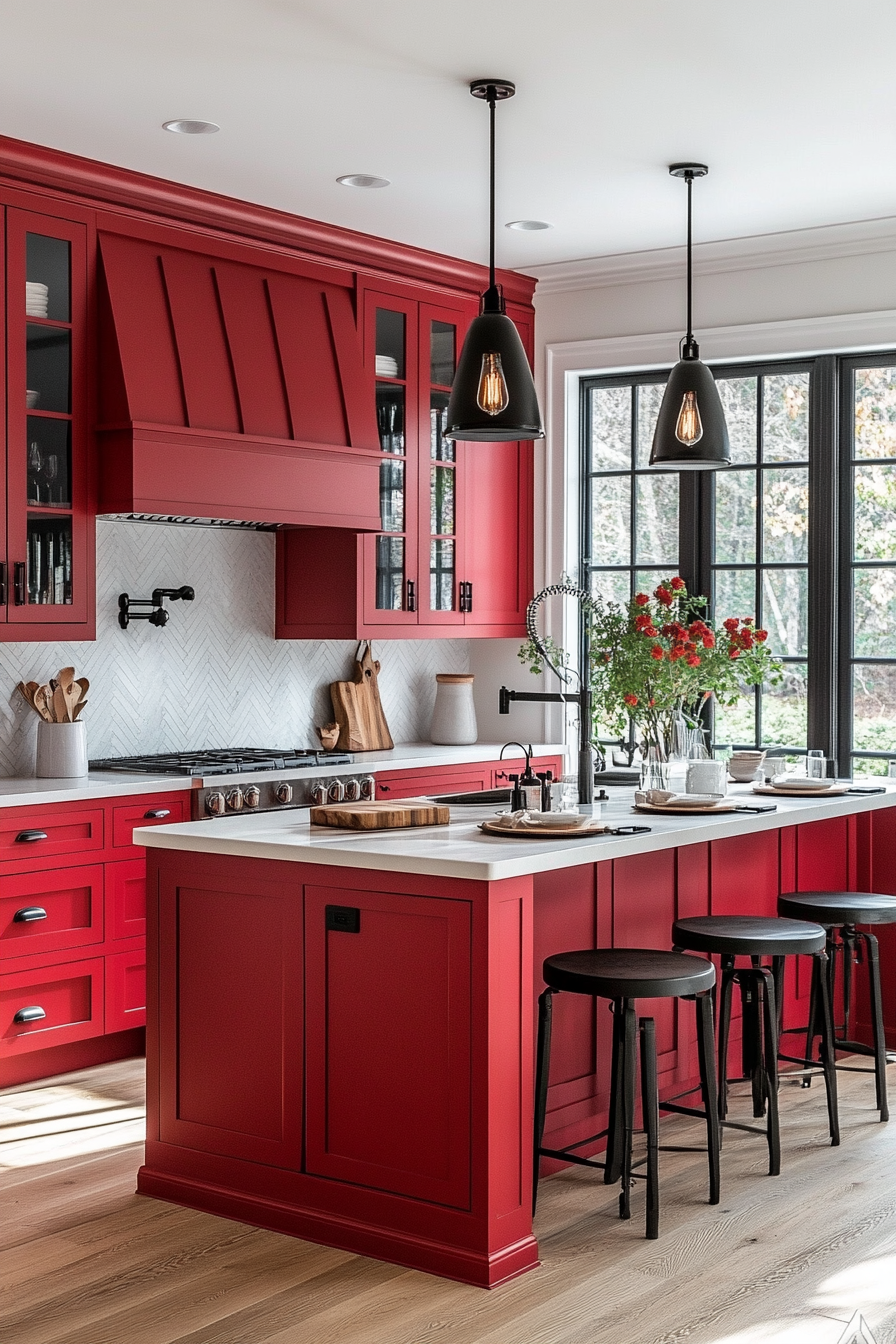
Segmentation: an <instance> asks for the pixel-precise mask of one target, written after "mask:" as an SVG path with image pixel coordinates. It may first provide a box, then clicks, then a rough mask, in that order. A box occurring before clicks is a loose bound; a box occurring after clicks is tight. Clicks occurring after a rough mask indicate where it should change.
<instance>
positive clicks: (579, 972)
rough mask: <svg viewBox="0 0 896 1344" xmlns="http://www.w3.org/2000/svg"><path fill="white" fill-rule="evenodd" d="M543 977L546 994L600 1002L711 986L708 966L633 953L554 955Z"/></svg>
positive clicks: (645, 951)
mask: <svg viewBox="0 0 896 1344" xmlns="http://www.w3.org/2000/svg"><path fill="white" fill-rule="evenodd" d="M822 941H823V937H822ZM543 975H544V979H545V983H546V984H547V985H549V986H550V987H551V989H556V990H566V991H567V992H568V993H570V994H593V995H595V996H598V997H600V998H603V999H668V998H678V997H679V996H681V995H685V994H702V993H704V992H705V991H706V990H708V989H711V988H712V986H713V985H714V984H715V980H716V970H715V967H714V966H713V964H712V962H711V961H705V960H704V959H703V958H702V957H688V956H685V954H684V953H683V952H658V951H653V950H652V949H649V948H637V947H614V948H607V949H604V950H601V949H597V950H590V951H585V952H560V953H558V954H557V956H554V957H548V959H547V961H546V962H545V963H544V970H543Z"/></svg>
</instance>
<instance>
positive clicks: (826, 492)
mask: <svg viewBox="0 0 896 1344" xmlns="http://www.w3.org/2000/svg"><path fill="white" fill-rule="evenodd" d="M838 365H839V360H838V359H837V357H836V356H835V355H822V356H820V357H819V358H818V359H817V360H816V361H815V364H814V367H813V369H812V372H811V374H810V376H809V377H810V381H809V641H808V642H809V667H810V668H811V669H812V674H811V676H810V677H809V688H808V705H807V712H808V733H807V739H806V744H807V746H809V747H813V748H815V749H817V750H821V751H823V752H824V754H825V756H834V755H835V753H836V751H837V736H838V735H837V696H836V685H837V606H838V603H837V602H836V601H835V594H836V592H837V570H838V563H837V514H838V509H837V494H838V491H837V436H838V400H839V395H838V394H839V368H838Z"/></svg>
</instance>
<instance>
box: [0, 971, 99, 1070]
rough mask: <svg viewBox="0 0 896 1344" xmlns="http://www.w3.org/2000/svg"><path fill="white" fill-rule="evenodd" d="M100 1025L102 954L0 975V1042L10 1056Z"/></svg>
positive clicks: (77, 1037) (95, 1032)
mask: <svg viewBox="0 0 896 1344" xmlns="http://www.w3.org/2000/svg"><path fill="white" fill-rule="evenodd" d="M103 1030H104V1024H103V959H102V957H94V958H93V959H91V960H89V961H71V962H67V963H63V964H60V965H51V966H47V967H45V968H43V969H41V970H29V971H14V972H12V973H11V974H9V975H4V976H2V977H0V1047H2V1048H3V1054H5V1055H7V1056H8V1057H12V1058H15V1056H16V1055H19V1054H22V1053H26V1052H30V1051H32V1050H45V1049H47V1047H48V1046H55V1045H66V1044H69V1043H71V1042H73V1041H83V1040H85V1039H86V1038H87V1037H90V1036H101V1035H102V1034H103Z"/></svg>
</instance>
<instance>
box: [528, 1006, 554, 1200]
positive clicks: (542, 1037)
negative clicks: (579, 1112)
mask: <svg viewBox="0 0 896 1344" xmlns="http://www.w3.org/2000/svg"><path fill="white" fill-rule="evenodd" d="M553 1000H554V996H553V992H552V991H551V990H550V989H546V990H545V991H544V993H543V994H542V995H541V996H540V998H539V1000H538V1042H537V1045H536V1050H535V1157H534V1168H533V1172H532V1216H533V1218H534V1217H535V1205H536V1202H537V1200H538V1176H539V1171H540V1168H541V1151H540V1150H541V1145H542V1141H543V1139H544V1122H545V1116H546V1115H547V1109H548V1077H549V1075H550V1070H551V1019H552V1016H553Z"/></svg>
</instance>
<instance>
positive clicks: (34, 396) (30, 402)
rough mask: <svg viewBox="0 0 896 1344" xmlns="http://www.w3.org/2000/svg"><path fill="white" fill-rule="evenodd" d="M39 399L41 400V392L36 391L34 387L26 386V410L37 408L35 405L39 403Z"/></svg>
mask: <svg viewBox="0 0 896 1344" xmlns="http://www.w3.org/2000/svg"><path fill="white" fill-rule="evenodd" d="M39 401H40V393H39V392H36V391H35V390H34V388H33V387H29V388H26V389H25V409H26V410H29V411H33V410H34V408H35V406H36V405H37V403H38V402H39Z"/></svg>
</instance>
